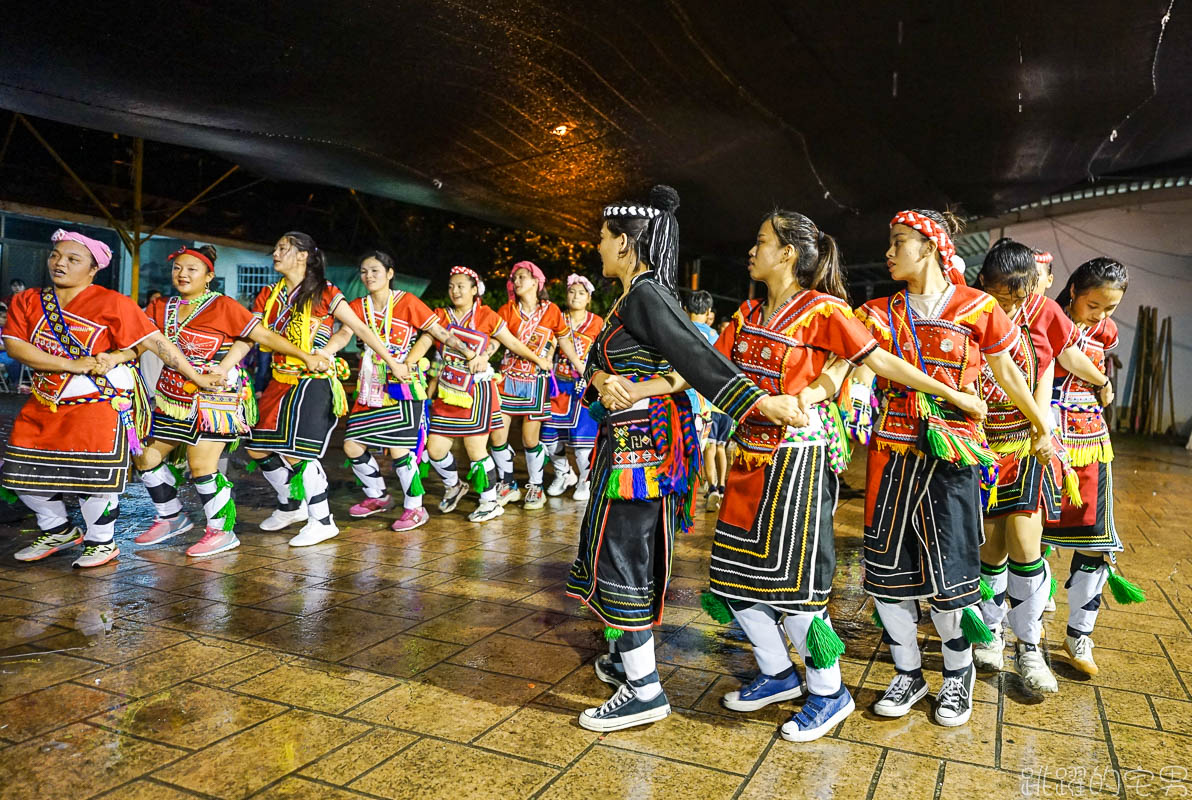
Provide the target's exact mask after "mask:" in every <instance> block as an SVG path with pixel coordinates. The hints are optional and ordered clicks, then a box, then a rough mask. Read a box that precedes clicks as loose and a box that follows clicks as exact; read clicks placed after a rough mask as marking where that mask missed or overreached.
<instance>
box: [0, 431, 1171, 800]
mask: <svg viewBox="0 0 1192 800" xmlns="http://www.w3.org/2000/svg"><path fill="white" fill-rule="evenodd" d="M1118 449H1119V458H1118V461H1117V463H1116V484H1117V486H1116V488H1117V518H1118V526H1119V530H1120V531H1121V533H1122V535H1123V538H1124V539H1125V540H1126V542H1127V552H1126V553H1125V554H1124V555H1123V558H1122V562H1121V563H1122V566H1123V568H1124V570H1125V572H1126V573H1127V574H1128V575H1129V576H1130V577H1132V578H1134V579H1135V580H1136V581H1137V582H1139V583H1140V584H1141V585H1142V586H1143V587H1144V588H1145V590H1146V591H1147V593H1148V595H1149V597H1150V599H1149V601H1148V602H1147V603H1146V604H1144V605H1142V606H1139V607H1136V608H1135V609H1130V610H1122V609H1119V608H1117V607H1115V606H1114V605H1113V602H1112V599H1108V600H1107V602H1106V608H1105V610H1104V611H1103V612H1102V614H1101V619H1100V623H1099V625H1098V631H1097V635H1096V641H1097V645H1098V647H1097V650H1096V657H1097V660H1098V662H1099V664H1100V665H1101V674H1100V675H1099V676H1098V677H1097V678H1095V679H1093V680H1086V679H1082V678H1080V676H1078V674H1077V673H1075V672H1074V671H1073V670H1072V669H1071V668H1069V667H1068V666H1067V665H1065V664H1064V663H1063V662H1062V660H1061V657H1058V656H1057V657H1056V658H1055V659H1054V660H1053V664H1054V665H1055V668H1056V671H1057V673H1058V675H1059V677H1060V685H1061V692H1060V694H1059V695H1058V696H1052V697H1049V698H1048V699H1046V700H1044V701H1041V702H1040V701H1039V700H1038V699H1037V698H1031V697H1028V696H1027V695H1026V694H1025V693H1024V691H1023V689H1022V686H1021V683H1020V682H1019V681H1018V679H1017V678H1016V676H1014V675H1013V674H1012V673H1002V674H1000V675H996V676H993V675H982V676H981V679H980V681H979V683H978V686H977V693H976V697H977V700H978V702H977V704H976V709H975V713H974V715H973V719H972V721H971V722H970V723H969V725H967V726H965V727H963V728H959V729H946V728H942V727H940V726H938V725H936V724H934V723H933V722H932V721H931V720H930V718H929V712H930V706H929V704H928V703H927V702H922V703H920V704H919V705H918V706H917V707H916V708H915V709H914V710H913V712H912V713H911V714H910V715H909V716H908V717H906V718H904V719H901V720H886V719H880V718H877V717H875V716H874V715H873V714H872V713H870V712H869V711H868V710H865V709H867V707H868V705H869V704H870V703H872V701H873V700H874V698H875V694H876V692H878V691H880V689H881V688H883V687H884V686H885V683H886V681H887V680H888V678H889V677H890V674H891V671H892V667H891V664H890V662H889V657H888V655H887V654H886V652H885V651H884V650H881V649H879V648H878V632H877V630H876V629H874V628H873V626H872V625H871V624H870V622H869V616H870V610H871V606H869V605H867V604H865V603H864V598H863V596H862V594H861V592H860V591H859V589H858V583H859V580H860V564H859V560H858V546H859V530H860V528H859V524H860V514H861V509H860V501H859V500H857V499H852V500H849V501H848V502H845V503H844V504H843V505H842V507H841V509H840V511H839V514H838V517H837V526H838V527H837V529H838V539H837V541H838V547H839V551H840V568H839V571H838V574H837V580H836V586H837V594H836V597H835V599H834V601H833V607H832V613H833V617H834V619H835V621H836V624H837V628H838V629H839V631H840V632H841V635H842V636H843V637H844V638H845V641H846V644H847V647H848V651H847V655H846V657H845V659H844V675H845V680H846V682H847V683H848V685H849V686H850V687H851V688H853V689H854V690H855V695H856V698H857V705H858V709H861V710H859V711H858V712H857V713H855V714H854V715H853V716H852V717H851V718H849V719H848V720H847V721H845V722H844V724H843V725H841V726H840V727H839V728H838V729H837V730H835V731H833V733H832V734H831V735H830V736H828V737H827V738H825V739H822V740H820V741H818V742H815V743H812V744H805V745H794V744H791V743H788V742H785V741H782V740H781V739H779V738H777V737H776V725H777V723H780V722H781V721H783V720H784V719H785V718H786V717H787V716H788V715H789V714H790V713H791V710H792V709H793V708H794V706H792V705H790V704H786V705H784V706H783V707H781V708H770V709H766V710H765V711H763V712H759V713H756V714H752V715H739V714H733V713H731V712H727V711H725V710H724V709H723V708H722V707H721V706H720V704H719V702H718V700H719V697H720V696H721V695H722V694H723V693H724V692H726V691H728V690H730V689H732V688H735V687H736V686H737V685H738V682H739V680H740V679H741V677H743V676H746V675H748V674H749V673H750V672H751V670H752V669H753V663H752V658H751V656H750V654H749V649H748V645H747V644H745V643H744V642H743V639H742V636H741V633H740V631H739V630H737V629H735V628H731V627H722V626H719V625H717V624H715V623H713V622H712V621H711V620H710V619H708V618H707V617H706V616H704V615H703V614H702V613H701V612H700V610H699V593H700V591H701V589H702V588H703V587H704V584H705V580H706V564H707V558H706V553H707V549H708V544H709V534H710V530H711V523H712V517H711V516H710V515H705V516H704V517H702V519H701V520H700V524H699V532H698V534H697V535H693V536H689V537H685V538H683V539H681V540H680V542H679V543H678V546H677V552H676V556H677V558H676V561H675V565H674V572H675V579H674V582H673V584H672V588H671V592H670V597H669V601H668V606H667V615H666V624H665V625H664V626H663V628H662V630H661V631H660V632H658V641H659V649H658V657H659V662H660V664H659V666H660V671H661V672H662V674H663V677H664V679H665V686H666V690H667V693H668V695H669V697H670V700H671V703H672V705H673V706H674V708H675V711H676V713H675V714H673V715H672V716H671V717H669V718H668V719H667V720H665V721H663V722H660V723H657V724H655V725H653V726H650V727H647V728H639V729H634V730H629V731H622V732H618V733H613V734H609V735H606V736H603V737H600V736H597V735H595V734H592V733H589V732H587V731H584V730H582V729H580V728H579V727H578V726H577V725H576V723H575V715H576V714H577V712H578V711H579V710H581V709H582V708H585V707H587V706H590V705H594V704H598V703H600V702H602V701H603V700H605V699H606V698H607V697H608V696H609V690H608V689H607V687H605V686H604V685H603V684H601V683H600V682H599V681H597V680H596V678H595V676H594V675H593V673H592V669H591V667H590V662H591V660H592V657H593V656H594V655H595V654H596V653H597V652H598V651H599V650H600V649H601V648H602V647H603V644H602V640H601V635H600V627H599V625H597V623H596V622H595V621H594V620H593V618H592V617H591V616H590V615H589V614H587V613H585V612H584V611H582V610H581V609H580V607H579V606H578V604H577V603H576V602H574V601H571V600H568V599H566V598H565V597H564V596H563V594H562V589H561V586H562V581H563V579H564V577H565V575H566V572H567V569H568V566H569V563H570V561H571V558H572V557H573V555H574V547H575V539H576V530H577V528H578V525H579V519H578V512H579V511H580V509H579V508H578V507H577V506H576V504H575V503H574V502H572V501H570V500H569V499H568V500H551V501H550V504H549V506H548V507H547V508H546V509H545V510H543V511H539V512H524V511H522V510H521V509H518V508H514V507H510V509H509V510H508V512H507V513H506V515H505V516H504V517H502V518H499V519H497V520H494V521H492V522H490V523H487V524H483V525H472V524H469V523H468V522H467V521H466V520H465V519H464V517H463V515H462V514H461V513H458V512H457V513H455V514H452V515H450V516H448V517H446V518H444V517H441V516H438V515H435V516H433V517H432V521H431V523H430V524H429V525H428V526H426V527H424V528H422V529H419V530H417V531H414V532H411V533H406V534H395V533H392V532H390V531H389V530H388V529H387V522H388V520H389V518H388V517H386V518H385V519H384V520H382V519H373V520H365V521H363V522H358V523H349V522H348V521H347V519H346V507H347V505H348V504H349V503H350V502H351V501H352V500H353V499H354V495H355V490H354V489H353V488H351V487H350V486H349V485H348V484H347V481H346V480H345V475H344V473H343V472H342V471H337V470H333V477H336V478H338V479H339V487H340V488H338V489H337V490H336V491H335V492H334V495H333V497H334V507H335V510H336V512H337V513H338V515H339V518H340V520H341V525H342V533H341V535H340V536H339V538H337V539H335V540H332V541H330V542H327V543H325V544H322V545H319V546H316V547H312V548H307V549H303V550H294V549H291V548H289V547H288V546H287V545H286V539H287V535H286V534H284V533H283V534H265V533H260V532H257V531H256V530H255V525H254V523H255V522H256V521H258V520H259V519H261V517H262V516H263V515H264V513H265V511H266V510H267V509H264V508H263V507H262V505H263V504H262V503H261V500H262V498H264V497H265V496H266V495H265V493H263V492H262V491H261V490H260V489H259V488H258V489H256V490H253V491H246V492H245V495H244V496H245V500H244V502H242V504H241V509H240V520H241V522H240V526H239V527H240V530H241V538H242V540H243V542H244V544H243V546H242V547H241V548H240V549H239V550H236V551H233V552H230V553H228V554H225V555H222V556H220V557H216V558H212V559H209V560H205V561H188V560H187V559H186V558H185V556H184V555H183V554H182V550H183V549H184V545H185V543H181V542H180V543H174V542H171V543H167V545H163V546H159V547H155V548H150V549H141V550H135V549H134V547H133V545H132V543H131V536H132V533H131V532H130V528H131V526H132V525H134V524H136V523H137V522H138V520H139V521H141V522H143V521H144V513H145V504H144V502H143V489H142V488H141V487H140V486H134V487H132V489H130V502H129V503H127V504H126V508H127V509H131V510H130V511H129V512H128V513H126V515H125V517H124V518H122V520H121V523H120V524H119V527H120V528H121V530H122V532H121V533H120V535H119V536H120V540H121V545H122V548H123V549H124V551H125V552H124V555H122V556H121V557H120V558H119V560H118V562H117V563H114V564H112V565H110V566H107V567H104V568H101V569H97V570H91V571H83V572H72V571H71V569H70V558H69V557H64V556H59V557H55V558H51V559H49V560H47V561H46V562H42V563H40V564H38V565H32V566H22V565H18V564H17V563H16V562H15V561H13V560H12V558H11V553H12V552H13V551H14V550H15V549H17V547H18V546H19V542H20V541H21V539H22V538H23V537H25V536H26V535H27V531H28V530H29V524H28V523H26V527H25V532H21V531H18V530H17V529H16V528H13V527H0V800H16V799H17V798H70V800H83V798H87V797H92V796H104V797H118V798H130V799H132V800H139V799H140V798H146V799H147V798H154V799H155V800H156V799H157V798H162V799H163V800H173V798H187V797H196V796H197V797H219V798H240V797H248V796H254V797H263V798H319V799H320V800H322V799H324V798H325V799H326V800H340V799H341V798H344V799H346V798H357V797H380V798H406V797H409V798H419V800H433V799H434V798H441V797H448V798H457V799H458V798H473V797H494V798H519V797H544V798H569V799H570V800H578V799H579V798H605V797H607V798H620V797H658V798H721V797H723V798H731V797H741V798H769V797H792V798H802V797H806V798H824V797H843V798H900V799H901V800H910V799H912V798H932V797H940V798H972V797H992V796H998V797H1012V796H1019V795H1020V794H1027V795H1028V796H1050V797H1063V796H1087V795H1090V794H1092V795H1097V794H1102V793H1107V794H1109V795H1118V796H1121V797H1173V796H1181V794H1184V793H1192V784H1185V783H1183V782H1182V781H1184V780H1188V779H1192V774H1190V769H1189V768H1190V767H1192V702H1190V701H1192V697H1190V696H1189V693H1188V686H1189V685H1192V631H1190V628H1189V621H1190V620H1192V578H1190V577H1189V575H1190V573H1189V571H1188V570H1190V569H1192V564H1190V563H1189V561H1188V554H1189V553H1190V552H1192V548H1190V545H1192V541H1190V539H1189V519H1190V518H1192V493H1189V492H1188V490H1187V488H1186V487H1187V486H1188V479H1189V476H1192V457H1189V455H1188V454H1186V453H1185V452H1184V451H1182V450H1179V449H1176V448H1169V447H1157V446H1155V445H1154V444H1153V443H1149V442H1147V443H1142V442H1129V441H1123V442H1121V443H1119V448H1118ZM1144 453H1145V456H1144ZM333 462H337V458H336V457H332V456H329V457H328V461H327V463H333ZM863 468H864V467H863V458H859V459H858V463H856V464H854V466H853V469H852V470H851V471H850V474H849V476H848V479H849V482H850V483H851V484H852V485H853V486H859V485H861V475H862V471H863ZM238 476H239V477H238V480H239V481H240V482H241V484H242V487H243V488H245V489H251V488H252V487H253V486H256V485H258V484H259V483H260V480H261V479H260V478H259V476H252V477H248V476H244V475H243V474H239V473H238ZM428 483H429V486H430V489H431V497H433V498H436V499H437V496H438V490H439V487H438V484H437V482H436V481H434V480H432V481H429V482H428ZM138 497H139V498H140V501H139V504H138V499H137V498H138ZM191 501H192V503H191V504H190V505H189V506H188V510H189V511H190V513H192V515H196V517H197V507H196V506H195V505H194V504H193V497H191ZM471 507H472V501H471V500H465V501H464V503H463V504H462V506H461V510H463V511H466V510H470V509H471ZM184 538H187V537H184ZM187 543H188V542H187ZM1052 566H1053V567H1054V568H1055V571H1056V573H1057V574H1058V575H1061V576H1062V575H1066V573H1067V564H1066V562H1064V561H1063V560H1061V557H1060V556H1059V555H1058V554H1057V555H1053V556H1052ZM1057 599H1058V600H1059V608H1058V610H1057V611H1056V613H1054V614H1049V615H1048V624H1047V631H1048V634H1049V636H1050V640H1049V645H1050V646H1051V647H1052V649H1053V650H1054V649H1055V648H1057V647H1058V646H1062V636H1063V630H1064V620H1065V617H1066V608H1065V606H1064V603H1063V600H1064V596H1063V591H1062V590H1061V592H1060V595H1059V597H1058V598H1057ZM87 609H95V610H98V611H100V612H102V613H103V614H104V615H106V616H108V617H109V618H110V619H111V620H112V622H113V624H112V630H111V632H110V633H107V634H106V635H101V636H98V637H94V638H92V639H90V640H88V638H87V637H86V636H84V635H83V634H82V633H80V632H79V631H78V630H77V626H78V624H79V615H80V613H81V612H83V611H85V610H87ZM922 632H923V635H924V637H925V638H927V639H930V638H931V632H930V630H929V628H928V627H927V626H924V628H923V629H922ZM928 649H929V650H930V651H932V652H933V655H930V656H929V657H928V659H927V666H928V667H929V668H930V669H935V670H937V671H936V672H935V674H934V675H929V680H930V681H931V682H932V683H933V687H937V686H938V681H939V678H938V667H939V656H938V642H932V643H929V645H928Z"/></svg>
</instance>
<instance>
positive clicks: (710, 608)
mask: <svg viewBox="0 0 1192 800" xmlns="http://www.w3.org/2000/svg"><path fill="white" fill-rule="evenodd" d="M699 604H700V606H701V607H703V609H704V611H706V612H707V614H708V616H709V617H711V618H712V619H714V620H716V621H717V622H719V623H720V624H721V625H727V624H729V623H730V622H732V621H733V610H732V609H731V608H729V607H728V603H726V602H724V598H722V597H720V596H719V595H717V594H715V593H714V592H713V591H712V590H711V589H707V590H705V591H704V593H703V594H701V595H700V596H699Z"/></svg>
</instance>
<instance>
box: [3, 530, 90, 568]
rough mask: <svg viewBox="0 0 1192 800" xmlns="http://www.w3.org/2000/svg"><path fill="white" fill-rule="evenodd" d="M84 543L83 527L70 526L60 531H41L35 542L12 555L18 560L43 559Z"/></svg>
mask: <svg viewBox="0 0 1192 800" xmlns="http://www.w3.org/2000/svg"><path fill="white" fill-rule="evenodd" d="M82 543H83V529H82V528H68V529H66V530H64V531H62V532H60V533H41V534H38V536H37V538H36V539H34V540H33V544H31V545H29V546H28V547H24V548H22V549H20V550H18V551H16V552H15V553H13V555H12V557H13V558H15V559H16V560H17V561H41V560H42V559H43V558H47V557H48V556H52V555H54V553H57V552H59V551H61V550H66V549H68V548H71V547H75V546H76V545H80V544H82Z"/></svg>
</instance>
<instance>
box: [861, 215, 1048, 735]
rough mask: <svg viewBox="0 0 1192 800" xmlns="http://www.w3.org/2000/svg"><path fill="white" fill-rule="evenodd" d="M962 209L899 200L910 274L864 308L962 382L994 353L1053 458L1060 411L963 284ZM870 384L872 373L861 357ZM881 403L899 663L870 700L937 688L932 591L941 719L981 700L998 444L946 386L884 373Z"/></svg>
mask: <svg viewBox="0 0 1192 800" xmlns="http://www.w3.org/2000/svg"><path fill="white" fill-rule="evenodd" d="M953 224H954V222H953V219H949V218H947V217H945V216H944V215H943V214H940V213H939V212H937V211H929V210H908V211H901V212H899V213H898V214H897V215H895V217H894V218H893V219H892V220H891V221H890V246H889V249H888V250H887V251H886V265H887V266H888V267H889V270H890V277H891V278H893V279H894V280H896V281H905V282H906V288H905V289H904V290H903V291H900V292H898V293H897V294H895V295H894V296H893V297H883V298H880V299H876V300H871V301H869V302H868V303H866V304H865V305H864V306H862V307H861V308H860V309H859V310H858V311H857V316H859V317H860V318H861V320H862V321H863V322H865V324H866V325H867V326H868V327H869V329H870V331H871V332H872V333H873V335H874V337H875V338H876V339H877V341H878V343H879V345H880V346H881V347H882V348H884V349H885V350H888V351H889V352H891V353H893V354H895V355H896V356H898V357H899V358H902V359H904V360H906V361H909V362H910V363H911V364H914V365H915V366H917V367H919V369H921V370H922V371H924V372H926V373H927V374H928V375H930V376H931V377H932V378H935V379H936V380H938V381H940V382H942V383H944V384H946V385H948V386H950V387H952V388H953V389H964V390H968V389H969V388H970V387H973V386H974V385H975V383H976V380H977V375H978V373H979V372H980V370H981V366H982V364H984V363H986V362H988V364H989V366H990V369H992V371H993V374H994V376H995V377H996V378H997V380H998V383H1000V384H1001V385H1002V387H1003V388H1005V390H1006V392H1007V394H1009V396H1010V398H1011V399H1012V400H1013V402H1014V403H1015V404H1016V405H1018V407H1019V408H1021V409H1022V410H1023V411H1024V412H1025V413H1026V415H1027V417H1028V418H1029V419H1030V421H1031V424H1032V425H1033V426H1034V431H1033V433H1032V441H1033V447H1034V449H1035V452H1036V453H1038V454H1039V455H1040V457H1041V458H1044V459H1049V458H1050V451H1051V436H1050V417H1045V416H1044V414H1043V412H1041V411H1040V409H1039V408H1038V406H1037V405H1036V404H1035V401H1034V398H1033V397H1032V396H1031V392H1030V389H1029V388H1028V387H1027V385H1026V381H1025V380H1024V379H1023V377H1022V373H1021V372H1019V371H1018V369H1017V367H1015V365H1014V362H1013V359H1012V358H1011V357H1010V351H1011V349H1012V348H1013V346H1014V344H1015V342H1016V341H1017V339H1018V331H1017V329H1016V328H1014V327H1013V326H1012V325H1011V324H1010V320H1009V318H1008V317H1006V314H1005V312H1004V311H1002V309H1001V308H1000V307H999V306H998V304H997V302H996V301H995V300H994V299H993V298H992V297H990V296H989V295H987V294H985V293H984V292H982V291H979V290H977V289H970V288H969V287H968V286H966V285H965V284H964V273H963V268H962V267H961V266H960V262H958V261H957V258H956V247H955V245H954V244H953V243H952V230H953ZM858 375H859V376H860V377H859V378H858V381H859V383H860V384H861V385H863V386H865V387H868V386H871V385H872V381H873V373H872V372H871V371H869V370H867V369H866V368H864V367H861V368H860V369H859V370H858ZM878 389H879V391H880V394H881V398H882V409H881V413H880V415H879V417H878V423H877V425H876V426H875V428H876V429H875V430H874V432H873V435H872V437H871V439H870V444H869V448H870V449H869V458H868V464H867V472H866V496H865V547H864V551H863V554H864V559H865V590H866V591H867V592H869V593H870V594H871V595H873V597H874V600H875V602H876V604H877V613H878V617H879V618H880V620H881V624H882V626H883V627H884V628H885V631H886V632H885V635H884V637H883V638H884V639H885V641H886V642H888V643H889V645H890V653H891V655H892V656H893V658H894V667H895V670H896V672H895V676H894V679H893V681H891V683H890V686H889V688H888V689H887V690H886V692H885V694H884V695H883V696H882V697H881V699H879V700H878V701H877V703H876V704H875V705H874V707H873V710H874V712H875V713H876V714H878V715H881V716H887V717H901V716H903V715H905V714H906V713H908V712H909V711H910V709H911V707H912V706H913V705H914V704H915V703H917V702H918V701H919V700H920V699H921V698H922V697H923V696H924V695H926V694H927V682H926V681H925V680H924V679H923V673H922V661H921V654H920V652H919V644H918V627H917V626H918V620H919V613H920V609H919V601H920V600H927V601H928V602H929V603H930V606H931V618H932V621H933V622H934V623H935V627H936V630H937V631H938V632H939V635H940V639H941V640H942V642H944V646H943V647H942V648H941V649H942V652H943V664H944V681H943V685H942V687H941V688H940V690H939V693H938V694H937V695H936V709H935V719H936V721H937V722H939V723H940V724H941V725H945V726H956V725H963V724H964V723H965V722H967V721H968V719H969V717H970V716H971V714H972V692H973V682H974V677H975V671H974V668H973V654H972V646H971V643H972V642H984V641H988V640H989V639H990V637H991V636H992V634H991V633H990V631H989V628H988V627H987V626H986V625H985V623H984V622H983V621H982V620H981V617H980V615H979V614H978V613H977V611H976V606H977V604H978V603H979V602H980V600H981V593H980V590H979V585H980V553H979V548H980V545H981V541H982V540H983V538H984V531H983V528H982V511H983V503H982V499H981V497H982V492H981V489H982V485H983V484H984V485H985V486H989V485H991V483H992V477H993V468H994V463H995V461H994V457H993V454H992V453H991V452H990V451H989V448H988V447H987V445H986V442H985V435H984V432H983V429H982V427H981V423H980V421H979V420H976V419H974V418H971V417H968V416H966V415H965V414H964V413H963V412H962V411H960V410H959V409H958V408H957V407H956V406H955V405H952V404H951V403H948V402H946V401H945V400H944V399H942V398H939V397H933V396H930V395H927V394H924V393H922V392H919V391H916V390H912V389H908V388H907V387H906V386H904V385H901V384H899V383H896V382H894V381H891V380H889V379H887V378H879V380H878Z"/></svg>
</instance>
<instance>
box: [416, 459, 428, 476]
mask: <svg viewBox="0 0 1192 800" xmlns="http://www.w3.org/2000/svg"><path fill="white" fill-rule="evenodd" d="M429 476H430V462H429V461H423V462H422V463H421V464H419V465H418V477H419V478H421V479H422V480H426V479H427V477H429Z"/></svg>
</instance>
